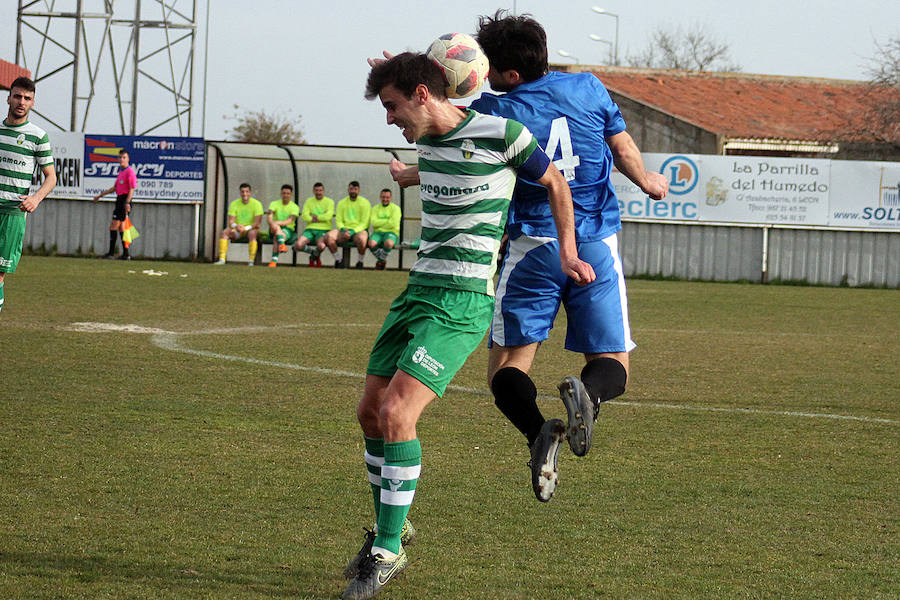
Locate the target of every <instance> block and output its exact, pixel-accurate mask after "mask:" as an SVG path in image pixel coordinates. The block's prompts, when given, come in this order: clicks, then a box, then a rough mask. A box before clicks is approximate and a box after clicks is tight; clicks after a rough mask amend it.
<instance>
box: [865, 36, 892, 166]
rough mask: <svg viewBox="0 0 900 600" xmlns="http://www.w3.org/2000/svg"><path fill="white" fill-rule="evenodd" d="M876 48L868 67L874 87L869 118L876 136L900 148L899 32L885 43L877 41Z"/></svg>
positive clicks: (871, 94)
mask: <svg viewBox="0 0 900 600" xmlns="http://www.w3.org/2000/svg"><path fill="white" fill-rule="evenodd" d="M875 49H876V50H875V56H874V57H872V58H870V59H869V61H868V63H869V64H868V68H867V69H866V70H867V74H868V75H869V81H870V82H871V83H872V85H873V86H875V89H874V90H873V92H871V93H870V94H869V95H870V97H871V98H872V108H871V111H870V114H869V115H867V116H868V119H867V121H868V123H869V126H870V127H871V129H872V133H873V134H874V135H875V137H876V139H879V140H881V141H884V142H887V143H890V144H892V145H893V146H894V147H896V148H900V35H897V36H895V37H893V38H891V39H889V40H888V41H887V42H885V43H884V44H879V43H878V42H877V41H876V42H875ZM876 95H877V96H876Z"/></svg>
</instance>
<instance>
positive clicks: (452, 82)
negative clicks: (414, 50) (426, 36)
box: [427, 33, 488, 98]
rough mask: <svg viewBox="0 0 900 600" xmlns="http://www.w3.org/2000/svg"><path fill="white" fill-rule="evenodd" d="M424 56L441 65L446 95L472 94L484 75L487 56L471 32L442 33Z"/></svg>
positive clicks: (463, 95) (478, 88)
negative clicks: (468, 33)
mask: <svg viewBox="0 0 900 600" xmlns="http://www.w3.org/2000/svg"><path fill="white" fill-rule="evenodd" d="M427 56H428V58H430V59H431V61H432V62H434V64H436V65H437V66H439V67H440V68H441V71H442V72H443V74H444V84H445V88H444V89H445V90H446V92H447V97H448V98H465V97H466V96H471V95H472V94H474V93H475V92H477V91H478V90H480V89H481V85H482V84H483V83H484V80H485V79H486V78H487V75H488V59H487V56H485V55H484V51H483V50H482V49H481V46H479V45H478V42H476V41H475V38H473V37H472V36H471V35H466V34H465V33H445V34H444V35H442V36H441V37H439V38H438V39H436V40H434V43H432V44H431V47H430V48H429V49H428V53H427Z"/></svg>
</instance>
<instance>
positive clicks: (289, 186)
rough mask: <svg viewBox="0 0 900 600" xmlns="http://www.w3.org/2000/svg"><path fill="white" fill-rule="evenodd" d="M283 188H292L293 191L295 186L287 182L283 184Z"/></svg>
mask: <svg viewBox="0 0 900 600" xmlns="http://www.w3.org/2000/svg"><path fill="white" fill-rule="evenodd" d="M281 189H283V190H291V191H292V192H293V191H294V186H292V185H291V184H289V183H286V184H284V185H283V186H281Z"/></svg>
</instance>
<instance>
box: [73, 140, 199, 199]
mask: <svg viewBox="0 0 900 600" xmlns="http://www.w3.org/2000/svg"><path fill="white" fill-rule="evenodd" d="M120 150H127V151H128V156H129V158H130V160H131V166H132V167H133V168H134V171H135V174H136V175H137V180H138V184H137V189H136V190H135V192H134V197H135V198H140V199H143V200H199V199H202V198H203V191H204V190H203V173H204V169H205V144H204V142H203V138H189V137H136V136H129V135H93V134H90V133H86V134H84V193H85V195H86V196H93V195H95V194H99V193H100V192H103V191H105V190H108V189H109V188H111V187H112V186H113V184H114V183H115V179H116V175H118V173H119V151H120Z"/></svg>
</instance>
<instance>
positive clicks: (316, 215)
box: [294, 181, 334, 267]
mask: <svg viewBox="0 0 900 600" xmlns="http://www.w3.org/2000/svg"><path fill="white" fill-rule="evenodd" d="M300 218H301V219H303V221H305V222H306V229H304V230H303V233H302V234H301V235H300V239H298V240H297V243H295V244H294V248H296V249H297V250H302V251H304V252H309V266H311V267H321V266H322V259H321V258H319V255H320V254H321V253H322V250H324V249H325V238H326V237H327V236H328V232H329V231H331V220H332V219H333V218H334V200H332V199H331V198H329V197H328V196H326V195H325V186H324V185H322V183H320V182H318V181H317V182H316V183H315V184H314V185H313V195H312V197H311V198H307V199H306V202H304V203H303V214H302V215H300Z"/></svg>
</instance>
